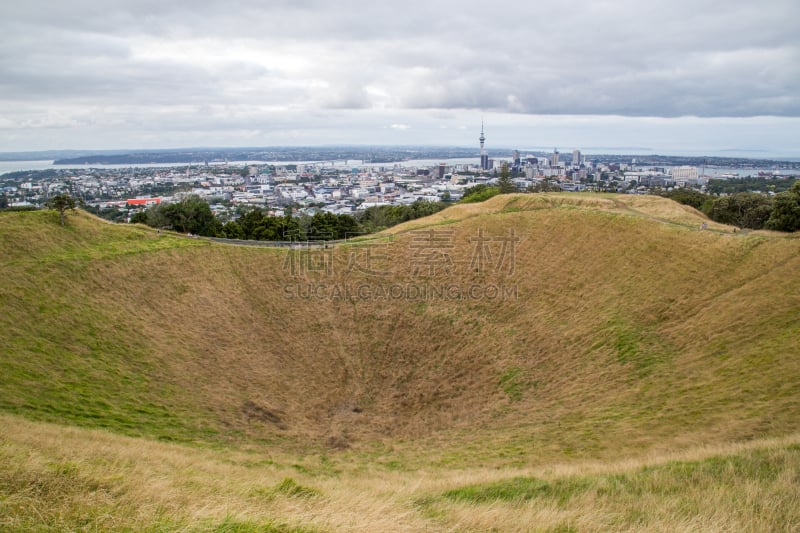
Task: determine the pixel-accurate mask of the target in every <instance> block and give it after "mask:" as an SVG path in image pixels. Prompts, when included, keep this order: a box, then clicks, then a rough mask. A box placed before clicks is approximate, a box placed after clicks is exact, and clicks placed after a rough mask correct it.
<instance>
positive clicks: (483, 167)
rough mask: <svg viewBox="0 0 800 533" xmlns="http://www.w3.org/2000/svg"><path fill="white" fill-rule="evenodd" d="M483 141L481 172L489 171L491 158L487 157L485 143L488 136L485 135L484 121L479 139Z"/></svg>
mask: <svg viewBox="0 0 800 533" xmlns="http://www.w3.org/2000/svg"><path fill="white" fill-rule="evenodd" d="M478 140H479V141H481V170H489V156H488V155H486V149H485V148H484V147H483V143H484V142H486V136H485V135H484V134H483V121H482V120H481V136H480V138H479V139H478Z"/></svg>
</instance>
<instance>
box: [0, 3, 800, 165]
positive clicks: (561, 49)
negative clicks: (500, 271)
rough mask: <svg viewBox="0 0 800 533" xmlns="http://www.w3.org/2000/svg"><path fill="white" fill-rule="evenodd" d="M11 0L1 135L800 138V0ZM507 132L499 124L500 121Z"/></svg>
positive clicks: (588, 142) (775, 141)
mask: <svg viewBox="0 0 800 533" xmlns="http://www.w3.org/2000/svg"><path fill="white" fill-rule="evenodd" d="M270 4H271V5H270V6H269V7H268V8H264V7H263V5H262V4H260V3H257V2H254V1H250V0H238V1H234V2H231V3H226V4H225V5H224V6H223V5H221V4H220V5H218V4H216V3H211V2H191V3H189V2H181V1H179V2H170V3H155V2H132V1H128V0H113V1H111V2H103V3H100V2H99V1H97V0H85V1H83V2H81V3H78V4H75V3H70V4H68V5H67V4H61V3H50V2H43V1H37V0H33V1H31V2H27V3H25V4H24V5H14V6H12V5H4V6H0V15H2V16H1V17H0V31H3V35H4V54H0V87H2V90H0V151H34V150H56V149H84V150H86V149H98V150H101V149H155V148H181V147H197V146H215V147H232V146H301V145H336V144H352V145H357V144H379V145H447V146H471V145H474V144H475V130H476V124H478V123H479V122H480V121H481V119H483V120H484V121H485V124H486V130H487V137H489V138H491V141H490V144H491V146H492V147H519V148H520V149H526V148H530V147H536V148H538V147H546V146H561V147H564V149H567V148H569V149H573V148H581V149H582V150H583V151H584V152H588V151H591V150H593V149H597V150H605V151H616V152H620V151H625V152H630V153H647V152H659V153H667V154H704V155H730V156H735V155H742V156H743V157H747V156H758V157H765V158H778V157H800V147H799V146H798V144H797V141H796V139H798V138H800V94H798V92H797V86H798V83H799V82H800V61H798V59H799V58H800V36H798V34H797V32H796V31H795V29H794V26H793V24H794V23H793V21H794V20H796V19H797V15H800V6H798V5H797V4H796V3H794V2H790V1H784V0H770V1H768V2H766V3H761V4H758V5H753V4H752V3H750V2H744V1H734V2H728V3H726V4H724V9H720V4H718V3H716V2H712V1H708V0H706V1H699V2H688V1H687V2H666V1H657V2H651V3H648V5H646V6H644V5H640V3H635V2H632V1H631V2H629V1H627V0H625V1H617V2H614V3H610V4H609V3H606V4H596V3H590V2H586V1H580V0H579V1H573V2H568V3H567V4H564V3H558V4H557V3H555V2H545V3H538V4H537V5H536V6H531V5H527V4H524V3H518V2H501V4H500V5H493V7H492V9H491V13H489V12H487V6H486V4H484V3H482V2H474V1H469V2H458V3H456V2H441V3H437V4H436V5H435V6H431V5H428V4H424V5H423V4H418V3H416V2H415V1H411V2H406V3H404V4H403V6H402V8H398V7H392V8H390V7H383V6H380V5H375V4H370V3H366V2H361V1H357V0H356V1H352V2H348V3H346V4H344V5H341V6H340V5H337V6H331V5H328V4H326V3H323V2H317V1H314V0H308V1H305V2H277V3H270ZM489 132H491V133H489Z"/></svg>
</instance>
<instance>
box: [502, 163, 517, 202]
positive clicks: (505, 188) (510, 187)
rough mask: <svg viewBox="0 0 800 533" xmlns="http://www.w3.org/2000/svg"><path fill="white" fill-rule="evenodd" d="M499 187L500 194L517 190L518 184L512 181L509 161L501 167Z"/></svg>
mask: <svg viewBox="0 0 800 533" xmlns="http://www.w3.org/2000/svg"><path fill="white" fill-rule="evenodd" d="M497 188H498V189H500V194H509V193H512V192H517V186H516V185H514V182H513V181H511V174H510V172H509V170H508V163H503V167H502V168H501V169H500V178H499V179H498V180H497Z"/></svg>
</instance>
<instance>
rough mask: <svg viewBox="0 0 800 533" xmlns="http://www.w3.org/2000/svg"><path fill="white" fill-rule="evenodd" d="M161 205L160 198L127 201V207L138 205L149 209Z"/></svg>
mask: <svg viewBox="0 0 800 533" xmlns="http://www.w3.org/2000/svg"><path fill="white" fill-rule="evenodd" d="M160 203H161V198H131V199H129V200H128V201H127V204H128V206H134V205H140V206H145V207H150V206H151V205H158V204H160Z"/></svg>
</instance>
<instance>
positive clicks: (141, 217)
mask: <svg viewBox="0 0 800 533" xmlns="http://www.w3.org/2000/svg"><path fill="white" fill-rule="evenodd" d="M131 224H147V211H139V212H137V213H134V215H133V216H132V217H131Z"/></svg>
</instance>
